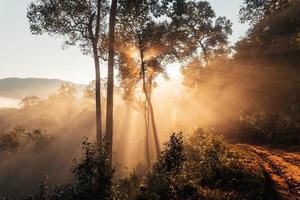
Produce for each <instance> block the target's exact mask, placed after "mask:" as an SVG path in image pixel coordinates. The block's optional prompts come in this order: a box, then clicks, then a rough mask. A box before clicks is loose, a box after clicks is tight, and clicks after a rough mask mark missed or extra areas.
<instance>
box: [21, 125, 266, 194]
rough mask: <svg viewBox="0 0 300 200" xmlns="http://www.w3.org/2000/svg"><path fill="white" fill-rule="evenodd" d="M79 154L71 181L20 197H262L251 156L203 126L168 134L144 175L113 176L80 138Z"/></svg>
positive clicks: (260, 174) (259, 173)
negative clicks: (184, 133) (186, 134)
mask: <svg viewBox="0 0 300 200" xmlns="http://www.w3.org/2000/svg"><path fill="white" fill-rule="evenodd" d="M83 151H84V154H83V157H82V159H81V160H80V161H79V162H75V163H74V167H73V168H72V173H73V174H74V176H75V181H74V182H73V184H71V185H67V186H60V187H56V188H54V189H51V188H49V187H48V185H47V181H45V182H44V183H43V184H42V185H41V186H40V189H39V190H38V192H37V193H35V194H33V195H32V196H30V197H26V198H24V199H28V200H29V199H32V200H33V199H34V200H41V199H44V200H54V199H70V200H71V199H72V200H73V199H87V200H88V199H91V200H93V199H99V198H101V199H120V200H121V199H122V200H126V199H128V200H134V199H135V200H141V199H146V200H156V199H157V200H159V199H172V200H180V199H191V200H192V199H195V200H196V199H204V200H206V199H207V200H210V199H211V200H213V199H214V200H217V199H220V200H223V199H267V195H269V196H270V195H272V194H270V191H269V190H268V187H269V186H268V185H267V180H268V179H267V177H265V175H264V171H263V169H262V168H261V166H260V165H259V163H258V162H257V160H256V158H255V157H254V156H253V155H251V154H249V152H245V151H244V150H242V149H241V148H239V147H238V146H235V145H231V144H228V143H227V142H225V141H224V139H223V138H222V137H220V136H214V135H212V134H211V133H210V131H209V130H204V129H198V130H197V131H195V133H194V134H193V135H192V136H191V137H190V138H188V139H185V138H184V137H183V136H182V134H172V135H171V137H170V141H169V142H168V143H166V145H165V148H164V150H163V152H162V153H161V156H160V159H159V160H158V161H157V163H155V164H154V166H153V169H152V170H151V171H149V172H147V171H144V173H145V175H137V174H135V173H133V174H132V175H130V176H129V177H125V178H121V177H115V178H114V179H112V175H113V173H114V171H113V170H112V169H110V164H109V160H108V159H106V156H105V153H104V150H103V149H101V148H99V146H97V145H94V144H91V143H89V142H87V141H84V142H83Z"/></svg>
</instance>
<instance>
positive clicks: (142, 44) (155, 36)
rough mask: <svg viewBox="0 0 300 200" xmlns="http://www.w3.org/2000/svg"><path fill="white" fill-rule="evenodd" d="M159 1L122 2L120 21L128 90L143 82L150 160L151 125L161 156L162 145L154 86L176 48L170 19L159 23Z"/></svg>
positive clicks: (123, 73) (123, 72)
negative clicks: (156, 15) (156, 12)
mask: <svg viewBox="0 0 300 200" xmlns="http://www.w3.org/2000/svg"><path fill="white" fill-rule="evenodd" d="M155 5H156V2H155V1H144V0H137V1H134V2H133V1H120V22H119V24H118V30H119V37H120V38H121V42H120V43H119V45H118V50H119V55H120V59H119V60H120V78H121V82H122V84H123V86H125V93H126V94H128V93H130V94H131V95H132V93H134V92H136V90H135V89H136V86H137V85H138V83H141V90H142V92H143V93H144V96H145V97H144V103H143V104H142V110H143V112H144V118H145V126H146V139H145V141H146V160H147V163H148V164H149V162H150V155H149V154H150V145H149V140H150V139H149V137H150V127H151V129H152V132H153V138H154V144H155V150H156V156H157V157H158V156H159V155H160V144H159V138H158V132H157V127H156V122H155V115H154V108H153V104H152V98H151V94H152V89H153V87H154V86H155V78H156V77H157V76H158V75H159V74H163V75H166V73H165V70H164V69H165V68H164V67H165V64H166V63H167V62H168V61H170V60H172V57H173V56H172V55H173V54H172V52H173V47H174V46H172V45H171V44H172V43H171V42H169V41H168V39H169V37H168V36H169V35H168V33H169V32H168V23H167V21H163V22H158V20H157V19H155V18H154V17H153V15H152V14H153V13H152V8H153V7H154V6H155Z"/></svg>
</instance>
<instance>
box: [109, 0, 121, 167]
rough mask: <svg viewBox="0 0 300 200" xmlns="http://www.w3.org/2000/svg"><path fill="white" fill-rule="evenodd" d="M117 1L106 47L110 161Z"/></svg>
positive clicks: (112, 10) (112, 7) (114, 4)
mask: <svg viewBox="0 0 300 200" xmlns="http://www.w3.org/2000/svg"><path fill="white" fill-rule="evenodd" d="M117 3H118V1H117V0H112V2H111V8H110V16H109V46H108V74H107V105H106V151H107V154H108V158H109V160H110V162H111V161H112V145H113V105H114V103H113V102H114V54H115V51H114V46H115V23H116V12H117Z"/></svg>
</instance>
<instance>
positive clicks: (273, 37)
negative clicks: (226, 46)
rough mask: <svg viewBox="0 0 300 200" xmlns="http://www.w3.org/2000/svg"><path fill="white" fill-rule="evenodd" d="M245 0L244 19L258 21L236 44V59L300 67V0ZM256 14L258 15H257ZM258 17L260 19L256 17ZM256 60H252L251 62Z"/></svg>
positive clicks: (254, 22)
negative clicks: (299, 57) (299, 39)
mask: <svg viewBox="0 0 300 200" xmlns="http://www.w3.org/2000/svg"><path fill="white" fill-rule="evenodd" d="M259 2H260V1H255V0H253V1H252V0H249V1H245V5H244V8H242V9H241V13H242V16H241V19H242V20H243V19H244V20H246V19H247V20H254V21H253V25H252V27H251V28H250V30H249V31H248V34H247V36H246V37H245V38H244V39H242V40H241V41H239V42H238V43H237V45H236V47H235V50H236V52H237V54H236V56H235V57H236V58H237V59H242V60H245V61H247V60H248V62H250V63H257V60H258V61H259V60H262V61H265V62H267V63H272V64H273V65H277V66H278V65H284V66H289V67H290V68H296V67H297V68H298V66H299V59H298V55H299V52H300V46H299V41H298V36H299V28H300V23H299V21H300V18H299V12H300V3H299V1H297V0H292V1H287V0H267V1H262V2H264V3H259ZM252 15H255V16H256V15H258V16H257V17H254V16H252ZM256 18H258V19H256ZM251 61H252V62H251Z"/></svg>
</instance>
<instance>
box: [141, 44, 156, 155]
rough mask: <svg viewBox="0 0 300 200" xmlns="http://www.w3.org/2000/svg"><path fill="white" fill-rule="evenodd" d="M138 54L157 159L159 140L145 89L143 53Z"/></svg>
mask: <svg viewBox="0 0 300 200" xmlns="http://www.w3.org/2000/svg"><path fill="white" fill-rule="evenodd" d="M140 54H141V55H140V56H141V70H142V80H143V91H144V93H145V98H146V102H147V104H148V106H147V109H150V116H151V125H152V130H153V136H154V143H155V150H156V157H157V159H158V158H159V156H160V146H159V139H158V133H157V129H156V124H155V118H154V111H153V106H152V102H151V99H150V96H149V94H148V91H147V87H146V75H145V70H146V69H145V63H144V52H143V50H142V49H141V51H140ZM148 112H149V111H148Z"/></svg>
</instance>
